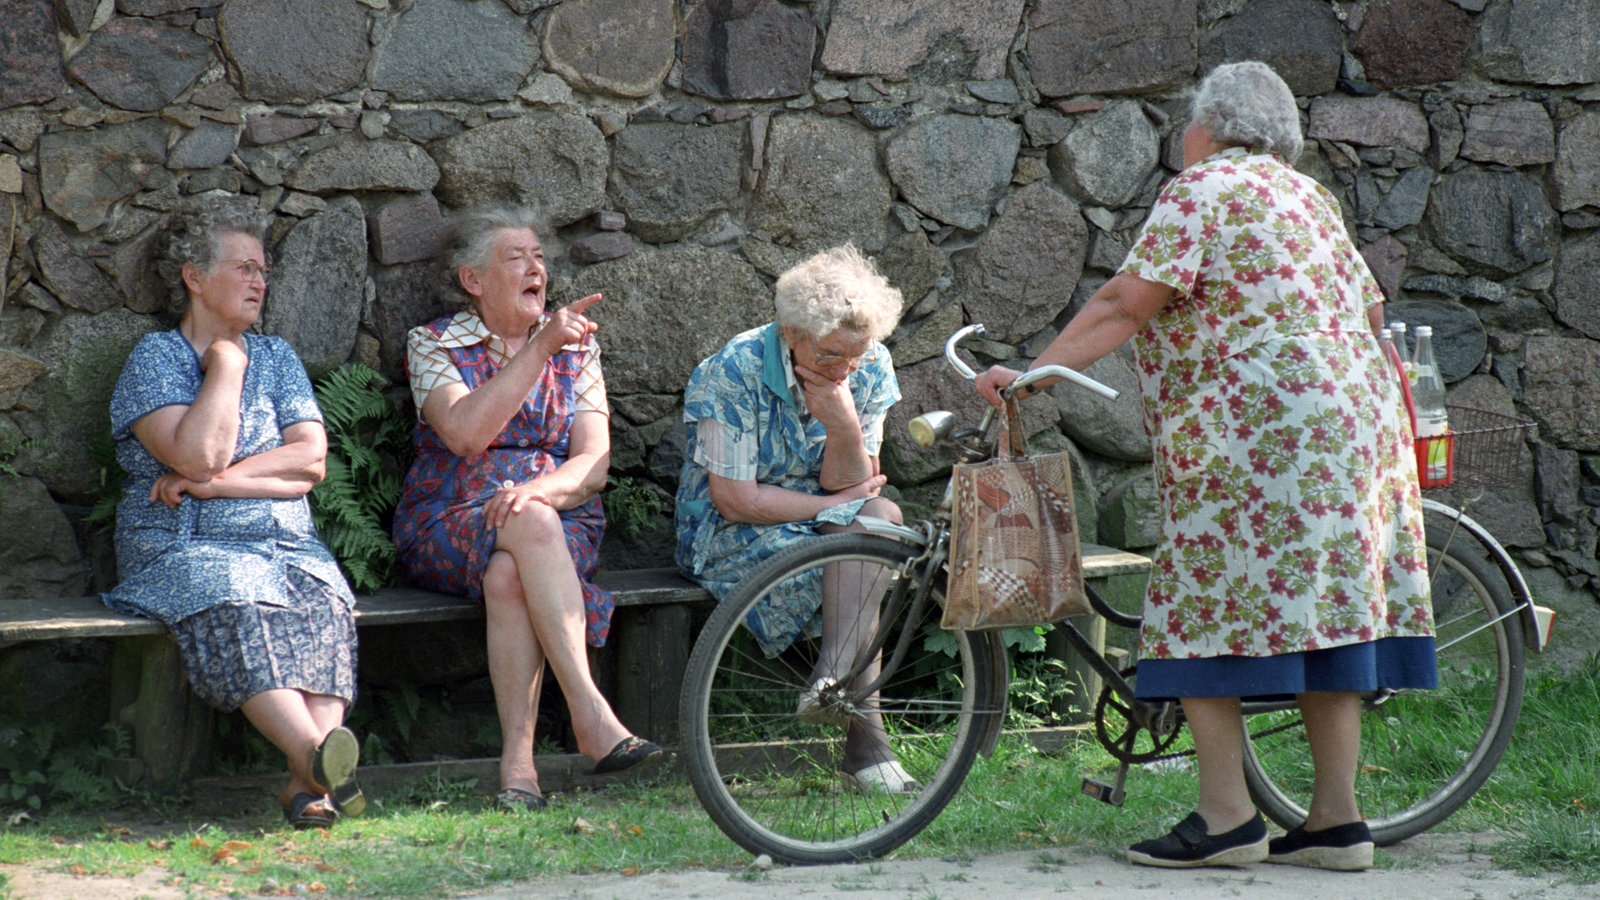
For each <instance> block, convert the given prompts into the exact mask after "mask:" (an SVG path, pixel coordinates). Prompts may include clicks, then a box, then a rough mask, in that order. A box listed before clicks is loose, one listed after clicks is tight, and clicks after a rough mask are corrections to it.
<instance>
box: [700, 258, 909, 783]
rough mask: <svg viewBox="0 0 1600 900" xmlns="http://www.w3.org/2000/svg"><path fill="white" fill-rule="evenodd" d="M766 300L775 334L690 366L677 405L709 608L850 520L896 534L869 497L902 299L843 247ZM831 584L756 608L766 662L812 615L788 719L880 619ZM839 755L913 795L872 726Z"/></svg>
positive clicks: (876, 474)
mask: <svg viewBox="0 0 1600 900" xmlns="http://www.w3.org/2000/svg"><path fill="white" fill-rule="evenodd" d="M775 300H776V306H777V321H776V322H773V323H770V324H767V325H763V326H762V327H760V328H756V329H753V330H751V331H747V332H745V333H743V334H740V335H738V336H736V337H734V338H733V339H732V340H730V341H729V342H728V343H727V345H725V346H724V347H723V348H722V349H721V350H719V351H718V352H717V353H715V354H713V355H712V356H711V357H710V358H708V359H706V360H705V361H704V362H702V363H700V365H699V367H698V368H696V369H695V371H694V374H693V375H692V376H690V378H689V386H688V390H687V392H686V394H685V397H684V418H685V420H686V421H687V422H688V425H689V432H688V438H689V440H688V447H687V450H686V452H685V457H686V458H685V460H684V464H683V469H682V472H681V474H680V477H679V485H678V497H677V529H678V549H677V562H678V566H679V568H681V569H682V570H683V571H684V572H685V573H686V574H687V575H688V576H689V577H690V578H692V579H694V580H695V581H697V582H699V583H700V584H702V585H704V586H705V587H706V588H707V589H708V590H709V591H710V592H711V593H712V594H713V595H714V596H716V597H717V598H718V599H719V600H720V599H722V598H725V597H726V596H728V594H729V593H731V592H732V591H733V589H734V588H735V587H736V586H737V584H738V582H739V580H740V578H742V577H743V575H744V574H745V573H746V572H748V571H749V570H750V567H751V566H753V565H755V564H757V563H759V562H761V561H762V560H765V559H767V558H769V557H771V556H772V555H774V554H775V553H778V552H779V551H781V550H783V549H784V548H786V547H789V546H792V545H793V544H795V543H796V542H799V541H805V540H808V539H811V538H813V537H815V536H816V535H817V534H819V533H821V534H825V533H831V532H838V531H847V530H860V529H861V525H860V523H859V522H857V518H858V517H860V516H873V517H877V518H880V519H887V520H890V521H893V522H899V521H900V509H899V507H898V506H896V505H895V504H894V502H893V501H891V500H890V499H888V498H887V497H881V496H879V491H880V490H881V489H882V488H883V485H884V483H885V481H886V478H885V477H884V475H883V474H882V473H881V472H880V471H879V459H878V457H879V451H880V449H881V447H882V445H883V426H884V421H885V419H886V418H887V416H888V412H889V407H891V406H893V405H894V403H895V401H897V400H899V399H900V388H899V385H898V384H897V383H896V381H895V377H894V365H893V361H892V360H891V359H890V358H889V351H888V349H887V348H885V347H884V346H883V344H882V343H881V341H882V340H883V339H884V338H885V337H887V336H888V335H889V332H890V331H892V330H893V329H894V326H895V323H896V322H897V321H899V318H900V306H901V299H900V292H899V291H897V290H895V289H894V288H893V287H891V286H890V285H889V283H888V281H887V280H886V279H884V278H883V276H881V275H879V274H878V273H877V271H876V270H875V269H874V268H873V266H872V264H871V262H869V261H868V260H867V259H866V258H864V257H863V256H861V254H860V253H858V252H857V251H856V249H855V248H854V247H850V246H844V247H837V248H834V249H832V250H828V251H824V252H822V253H818V254H816V255H815V256H812V257H811V258H809V259H807V260H805V261H803V262H801V263H800V264H799V265H796V266H795V267H794V268H792V269H790V270H789V271H787V272H785V273H784V274H783V275H782V276H780V277H779V278H778V283H777V289H776V297H775ZM837 581H838V580H837V579H828V587H826V588H824V589H822V590H819V591H817V592H813V593H805V592H794V593H793V594H791V595H790V596H789V597H787V598H785V599H784V600H782V601H780V600H770V601H766V602H764V603H763V604H762V605H761V606H759V607H758V608H757V609H756V610H754V611H753V612H752V613H751V615H750V617H749V620H748V622H747V625H748V626H749V628H750V630H751V631H752V632H753V633H754V635H755V637H756V639H757V641H758V642H759V643H760V645H761V647H762V649H763V651H764V652H765V653H767V655H769V656H776V655H778V654H779V653H781V652H783V650H784V649H785V648H787V647H788V646H789V645H790V644H792V643H793V642H794V641H795V640H796V639H797V638H799V637H800V636H801V635H802V634H803V633H805V632H806V629H807V627H808V624H809V623H810V622H811V621H812V619H813V617H814V616H817V614H818V613H819V612H820V627H821V632H822V646H821V650H820V652H819V654H818V659H817V661H816V669H815V671H814V672H812V673H811V684H812V688H811V689H810V690H808V691H806V692H805V693H803V694H802V695H801V697H800V699H799V703H798V706H797V709H796V713H797V715H799V716H800V717H801V718H802V719H806V718H807V717H808V716H810V715H813V714H815V713H817V712H818V709H817V707H818V703H817V701H816V695H817V692H818V691H819V690H821V689H823V687H825V686H828V685H832V684H837V680H836V676H837V675H839V674H841V673H842V672H843V671H844V670H845V669H847V668H849V667H850V665H851V663H852V661H853V660H854V658H855V655H856V652H857V651H858V650H859V649H860V648H861V644H862V642H863V639H864V638H865V637H866V636H867V634H868V632H869V629H863V628H861V627H858V626H859V624H860V623H864V622H867V621H870V620H871V619H872V618H873V616H875V614H876V612H877V610H876V608H870V609H869V608H868V607H869V606H871V605H872V604H869V603H868V602H867V601H866V599H865V598H866V597H868V596H876V594H875V593H874V592H873V591H871V590H869V589H864V588H863V587H862V586H855V587H850V588H835V587H834V585H835V584H836V582H837ZM862 677H863V678H867V677H868V676H866V675H864V676H862ZM845 757H846V758H845V767H844V768H845V779H846V781H847V783H849V784H850V785H851V786H853V787H856V788H859V789H867V790H887V791H890V792H893V793H905V792H909V791H913V790H915V789H916V787H917V785H916V784H915V782H913V781H912V779H911V777H910V775H908V774H907V773H906V770H905V769H904V767H902V766H901V765H900V763H899V762H898V761H897V760H896V759H895V758H894V755H893V753H892V751H891V750H890V747H889V743H888V739H887V736H886V735H885V734H884V731H883V723H882V718H881V716H878V715H877V714H869V715H865V716H860V717H856V718H855V719H854V720H853V721H852V722H851V723H850V725H849V728H848V731H847V736H846V742H845Z"/></svg>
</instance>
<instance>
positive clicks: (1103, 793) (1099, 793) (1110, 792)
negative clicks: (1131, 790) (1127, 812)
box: [1078, 778, 1128, 806]
mask: <svg viewBox="0 0 1600 900" xmlns="http://www.w3.org/2000/svg"><path fill="white" fill-rule="evenodd" d="M1078 791H1079V792H1080V793H1082V794H1085V795H1087V796H1090V797H1093V798H1094V799H1096V800H1099V801H1100V802H1101V803H1109V804H1111V805H1112V806H1121V805H1122V801H1124V800H1126V799H1128V792H1127V791H1125V790H1123V789H1122V788H1120V787H1117V786H1116V785H1111V784H1106V783H1105V782H1104V781H1096V780H1095V779H1093V778H1085V779H1084V780H1083V786H1082V787H1080V788H1078Z"/></svg>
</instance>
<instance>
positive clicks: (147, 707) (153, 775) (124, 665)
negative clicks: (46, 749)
mask: <svg viewBox="0 0 1600 900" xmlns="http://www.w3.org/2000/svg"><path fill="white" fill-rule="evenodd" d="M112 671H113V672H114V673H115V676H116V687H115V689H114V693H113V695H112V703H113V708H112V713H113V716H114V718H115V720H116V722H117V723H118V724H120V725H122V726H124V727H126V728H128V729H130V730H132V732H133V752H134V756H135V757H136V759H137V764H136V765H135V767H134V768H135V769H136V770H138V771H135V772H130V773H128V774H130V775H134V776H135V777H138V776H141V775H142V777H143V779H144V780H145V781H146V782H147V783H148V784H150V785H151V786H153V787H155V788H157V789H159V790H168V789H172V788H174V787H177V786H178V785H181V784H183V783H185V782H187V781H188V780H189V779H190V778H192V777H194V776H195V775H197V774H200V773H201V772H203V771H204V767H205V764H206V761H207V759H208V757H209V756H210V753H211V733H212V727H213V718H214V715H213V712H212V710H211V707H209V706H207V705H206V704H205V703H203V702H202V701H201V700H200V699H199V698H198V697H196V696H195V695H194V692H193V691H191V690H190V689H189V679H188V678H187V677H185V675H184V673H183V663H182V661H181V660H180V659H179V658H178V642H177V641H175V640H173V639H172V637H171V636H170V635H149V636H143V637H137V638H125V639H123V640H121V641H118V642H117V649H116V654H115V660H114V662H113V669H112Z"/></svg>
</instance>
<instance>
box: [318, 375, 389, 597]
mask: <svg viewBox="0 0 1600 900" xmlns="http://www.w3.org/2000/svg"><path fill="white" fill-rule="evenodd" d="M385 386H386V382H385V380H384V378H383V376H381V375H379V374H378V373H377V372H374V371H372V370H371V369H369V368H367V367H366V366H363V365H361V364H360V363H347V364H346V365H344V366H342V367H340V368H339V369H337V370H335V371H333V372H331V373H329V374H328V375H326V376H324V377H322V378H320V379H318V380H317V383H316V394H317V404H318V405H319V406H321V407H322V416H323V420H324V425H325V427H326V428H327V430H328V463H327V468H328V471H327V476H326V477H325V478H324V479H323V480H322V483H321V484H319V485H317V486H316V488H315V489H313V490H312V492H311V515H312V520H313V521H314V522H316V526H317V532H318V533H319V534H321V536H322V540H323V541H324V542H325V543H326V544H327V545H328V549H329V550H330V551H332V552H333V555H334V557H335V558H336V559H338V560H339V565H340V567H341V568H342V569H344V573H345V577H346V578H349V579H350V584H351V585H352V586H354V587H355V589H356V590H358V591H375V590H377V589H378V588H381V587H384V586H385V585H389V584H394V583H395V582H396V580H397V569H398V566H397V564H396V559H397V554H396V552H395V546H394V541H393V540H392V539H390V537H389V521H390V519H391V517H392V516H393V514H394V507H395V504H396V503H398V502H399V500H400V488H401V486H402V484H403V481H404V477H405V476H404V472H405V467H406V465H407V463H408V462H409V456H410V451H411V437H410V433H409V427H408V425H407V423H406V421H405V417H404V416H402V415H401V414H400V412H399V411H398V410H397V409H395V407H394V404H393V403H390V402H389V398H387V397H385V396H384V395H383V388H384V387H385Z"/></svg>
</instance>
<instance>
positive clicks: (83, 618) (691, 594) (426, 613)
mask: <svg viewBox="0 0 1600 900" xmlns="http://www.w3.org/2000/svg"><path fill="white" fill-rule="evenodd" d="M1149 569H1150V560H1149V559H1147V558H1145V557H1143V556H1140V555H1139V554H1137V553H1129V552H1127V551H1126V550H1116V549H1113V548H1110V547H1101V546H1098V545H1095V544H1085V545H1084V547H1083V574H1084V577H1085V578H1090V579H1094V578H1107V577H1110V576H1113V575H1133V574H1142V573H1144V572H1147V571H1149ZM599 582H600V584H601V585H602V586H604V587H606V588H609V589H611V590H612V591H615V592H616V599H617V605H618V606H661V605H670V604H679V603H698V602H709V601H710V599H711V595H710V594H708V593H707V592H706V590H705V589H704V588H702V587H700V586H699V585H697V584H695V583H694V582H692V581H690V580H688V579H687V578H685V577H683V576H682V575H681V574H679V573H678V571H677V570H676V569H671V568H656V569H627V570H616V571H605V572H601V573H600V578H599ZM481 618H483V607H482V605H480V604H478V603H475V602H473V601H471V600H468V599H466V598H465V597H456V596H452V595H449V594H440V593H436V592H434V591H427V590H422V589H420V588H413V587H392V588H384V589H383V590H380V591H378V592H377V593H375V594H365V595H361V596H358V597H356V624H357V625H402V624H407V623H411V622H450V621H459V620H464V619H481ZM166 630H167V629H166V626H164V625H162V624H161V623H160V622H157V621H155V620H153V619H145V618H141V617H139V616H125V615H123V614H121V613H118V612H112V611H111V610H109V609H107V608H106V607H105V604H103V603H101V602H100V598H99V597H97V596H92V595H91V596H87V597H41V598H26V599H21V600H0V647H4V646H7V645H10V644H15V643H18V642H21V641H44V640H58V639H64V638H92V637H136V636H138V635H147V634H165V633H166Z"/></svg>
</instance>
